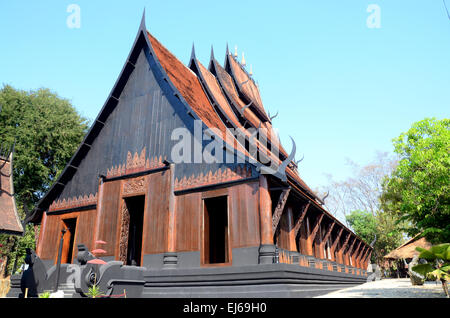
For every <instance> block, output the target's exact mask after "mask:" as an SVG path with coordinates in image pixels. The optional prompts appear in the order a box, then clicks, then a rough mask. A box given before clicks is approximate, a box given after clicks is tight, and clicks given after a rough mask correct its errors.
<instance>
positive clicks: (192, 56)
mask: <svg viewBox="0 0 450 318" xmlns="http://www.w3.org/2000/svg"><path fill="white" fill-rule="evenodd" d="M195 58H196V57H195V45H194V42H192V50H191V60H192V59H195Z"/></svg>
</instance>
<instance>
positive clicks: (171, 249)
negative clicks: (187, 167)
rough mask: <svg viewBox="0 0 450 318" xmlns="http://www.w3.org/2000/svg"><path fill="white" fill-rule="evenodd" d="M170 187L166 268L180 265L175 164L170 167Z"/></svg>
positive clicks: (165, 254) (164, 261)
mask: <svg viewBox="0 0 450 318" xmlns="http://www.w3.org/2000/svg"><path fill="white" fill-rule="evenodd" d="M168 173H169V187H168V189H167V195H168V200H169V209H168V213H167V246H166V252H165V253H164V258H163V263H164V268H173V267H176V266H177V264H178V256H177V253H176V245H175V244H176V234H177V233H176V229H177V227H176V208H175V164H173V163H170V165H169V170H168Z"/></svg>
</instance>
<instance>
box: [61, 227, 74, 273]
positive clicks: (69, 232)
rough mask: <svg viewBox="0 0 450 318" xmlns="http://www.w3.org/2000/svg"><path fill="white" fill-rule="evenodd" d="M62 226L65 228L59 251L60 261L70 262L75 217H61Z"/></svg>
mask: <svg viewBox="0 0 450 318" xmlns="http://www.w3.org/2000/svg"><path fill="white" fill-rule="evenodd" d="M62 222H63V228H64V229H65V230H66V233H64V243H63V249H62V253H61V263H63V264H64V263H69V264H70V263H72V257H73V247H74V242H75V231H76V227H77V218H72V219H63V220H62Z"/></svg>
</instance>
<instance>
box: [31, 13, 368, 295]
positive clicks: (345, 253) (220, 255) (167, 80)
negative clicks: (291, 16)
mask: <svg viewBox="0 0 450 318" xmlns="http://www.w3.org/2000/svg"><path fill="white" fill-rule="evenodd" d="M180 128H182V132H187V136H184V137H185V138H188V139H189V138H191V140H192V141H193V142H192V149H191V150H192V153H190V152H188V151H186V149H188V148H183V151H181V152H179V153H181V156H182V157H183V158H184V159H185V160H183V161H181V162H180V161H177V160H174V158H173V157H174V156H173V154H174V152H175V153H178V152H177V151H174V149H175V150H176V149H177V145H179V142H180V140H181V137H180V135H178V134H177V133H174V132H177V131H178V130H177V129H180ZM252 129H253V130H252ZM236 131H239V136H237V137H236V133H235V132H236ZM254 131H257V136H258V142H256V143H254V144H256V148H257V149H256V152H255V151H252V149H250V148H251V145H250V139H249V138H252V137H254V136H255V134H254ZM229 132H233V133H232V134H230V133H229ZM229 135H231V136H232V137H230V138H228V137H227V138H225V136H229ZM198 136H200V138H198ZM205 136H209V137H208V138H206V137H205ZM177 138H178V139H177ZM213 143H214V144H215V145H217V144H218V145H221V146H220V147H216V146H214V147H213V146H211V144H213ZM294 146H295V145H294ZM211 149H214V150H211ZM205 153H206V154H205ZM199 154H200V160H198V159H199V158H198V155H199ZM208 155H209V157H208ZM205 157H207V158H209V159H211V157H212V158H213V160H209V161H208V160H204V159H205ZM207 158H206V159H207ZM202 159H203V160H202ZM219 159H223V160H219ZM225 159H227V160H225ZM206 161H208V162H206ZM269 161H270V163H271V164H273V163H274V164H275V166H276V167H277V169H275V170H273V171H272V173H267V168H268V163H267V162H269ZM33 213H34V214H33V217H32V222H33V223H35V224H41V227H40V233H39V239H38V241H37V248H36V255H37V257H38V258H39V259H40V261H42V263H43V264H44V265H45V268H46V270H47V274H46V275H47V279H50V277H51V275H52V274H51V272H52V271H53V272H54V270H53V269H52V268H55V266H56V264H57V262H58V256H60V257H61V263H62V265H61V268H62V269H63V271H64V268H68V267H69V265H68V264H71V265H77V264H79V265H80V266H88V265H89V262H88V264H86V259H84V261H83V258H82V257H81V258H80V257H79V256H78V257H77V255H79V254H80V251H86V250H88V251H91V252H90V253H89V255H91V257H92V256H95V258H98V259H101V260H103V261H104V262H106V264H104V265H100V266H101V267H102V268H103V270H100V272H101V273H102V275H103V276H104V277H103V278H102V277H100V278H97V281H102V279H103V281H105V283H104V285H102V286H103V287H102V288H105V289H107V291H106V292H107V293H110V294H111V293H115V290H118V291H121V290H123V289H125V288H126V289H127V292H128V293H129V294H131V290H134V295H135V297H160V296H161V297H163V296H162V295H164V297H185V296H187V297H190V296H195V297H197V296H203V297H209V296H227V297H228V296H235V297H253V296H261V297H264V296H267V297H276V296H294V297H296V296H299V297H302V296H310V295H314V294H315V293H317V292H318V291H319V290H324V289H328V290H331V289H333V288H334V289H338V288H343V287H342V286H343V285H347V284H349V285H352V284H359V283H362V282H365V281H366V276H367V273H366V268H367V265H368V262H369V260H370V255H371V253H372V248H371V247H370V246H369V245H368V244H367V243H366V242H364V241H362V240H361V238H359V237H358V236H357V235H355V234H354V233H353V232H352V231H351V230H349V229H348V228H347V227H345V226H344V225H343V224H342V223H341V222H339V221H338V220H337V219H336V218H335V217H334V216H333V215H331V214H330V213H329V212H328V211H326V210H325V208H324V207H323V202H322V200H321V199H320V198H318V197H317V196H316V195H315V194H314V192H313V191H312V190H311V189H310V188H309V187H308V186H307V185H306V184H305V182H304V181H303V180H302V179H301V177H300V176H299V173H298V171H297V166H296V163H295V162H294V160H293V151H291V152H290V154H288V153H287V152H286V150H285V149H284V148H283V147H282V146H278V145H277V140H276V138H275V134H274V133H273V128H272V122H271V118H270V117H269V116H268V114H267V112H266V110H265V108H264V106H263V103H262V100H261V97H260V93H259V88H258V85H257V84H256V82H255V81H254V79H253V78H252V76H251V75H250V74H249V73H248V72H247V71H246V69H245V67H244V66H243V65H242V64H241V63H240V62H239V61H238V60H237V57H236V56H234V55H233V54H232V53H230V52H229V51H228V49H227V52H226V55H225V63H224V65H221V64H220V63H219V62H218V61H217V60H216V58H215V56H214V53H213V52H211V58H210V60H209V62H208V64H207V65H203V64H202V63H201V62H200V61H199V60H197V58H196V56H195V51H194V49H193V50H192V55H191V58H190V61H189V63H188V65H187V66H186V65H184V64H183V63H181V62H180V61H179V60H178V59H177V58H176V57H175V56H174V55H173V54H172V53H171V52H170V51H169V50H168V49H166V48H165V47H164V46H163V45H162V44H161V43H160V42H159V41H158V40H157V39H156V38H155V37H153V36H152V35H151V34H150V33H149V32H148V31H147V29H146V27H145V23H144V18H143V19H142V22H141V25H140V28H139V31H138V34H137V36H136V39H135V42H134V44H133V47H132V49H131V52H130V53H129V56H128V58H127V61H126V62H125V65H124V67H123V69H122V71H121V73H120V76H119V78H118V79H117V81H116V83H115V85H114V87H113V89H112V91H111V93H110V95H109V96H108V98H107V100H106V102H105V104H104V106H103V108H102V109H101V111H100V113H99V115H98V116H97V118H96V119H95V121H94V122H93V124H92V127H91V128H90V130H89V132H88V133H87V135H86V136H85V138H84V140H83V142H82V143H81V144H80V146H79V148H78V150H77V151H76V153H75V154H74V155H73V157H72V159H71V160H70V161H69V162H68V164H67V166H66V168H65V170H64V171H63V172H62V174H61V175H60V177H59V179H58V180H57V181H56V182H55V183H54V184H53V186H52V187H51V188H50V189H49V191H48V192H47V193H46V195H45V196H44V197H43V198H42V200H41V201H40V202H39V203H38V205H37V206H36V208H35V210H34V211H33ZM63 229H64V230H65V231H64V233H63V234H62V232H61V231H62V230H63ZM61 236H62V237H63V244H62V246H61V253H59V247H60V239H61ZM77 248H78V251H77ZM77 253H78V254H77ZM83 255H84V254H83ZM80 260H81V261H80ZM108 268H111V270H109V271H108ZM112 268H114V270H113V269H112ZM127 271H129V272H130V273H131V272H133V274H127ZM81 272H82V273H84V271H83V270H82V271H81ZM108 273H109V274H108ZM62 275H63V276H64V274H62ZM82 275H84V274H82ZM108 275H109V276H108ZM106 276H107V278H105V277H106ZM130 277H132V279H131V278H130ZM75 280H76V279H75ZM80 281H81V282H75V287H76V290H77V292H79V294H82V291H83V290H85V289H83V287H82V286H81V285H83V284H84V283H83V282H84V281H85V280H83V279H80ZM106 281H108V283H106ZM117 286H120V288H119V287H117ZM175 287H176V288H175Z"/></svg>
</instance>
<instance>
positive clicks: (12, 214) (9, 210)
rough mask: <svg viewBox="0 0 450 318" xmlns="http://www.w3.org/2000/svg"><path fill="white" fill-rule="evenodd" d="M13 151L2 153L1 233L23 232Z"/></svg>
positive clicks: (0, 159) (19, 233)
mask: <svg viewBox="0 0 450 318" xmlns="http://www.w3.org/2000/svg"><path fill="white" fill-rule="evenodd" d="M12 165H13V151H11V152H10V153H9V154H7V155H5V156H2V155H1V154H0V233H6V234H16V235H21V234H23V227H22V224H21V222H20V218H19V215H18V213H17V208H16V200H15V199H14V185H13V169H12Z"/></svg>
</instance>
